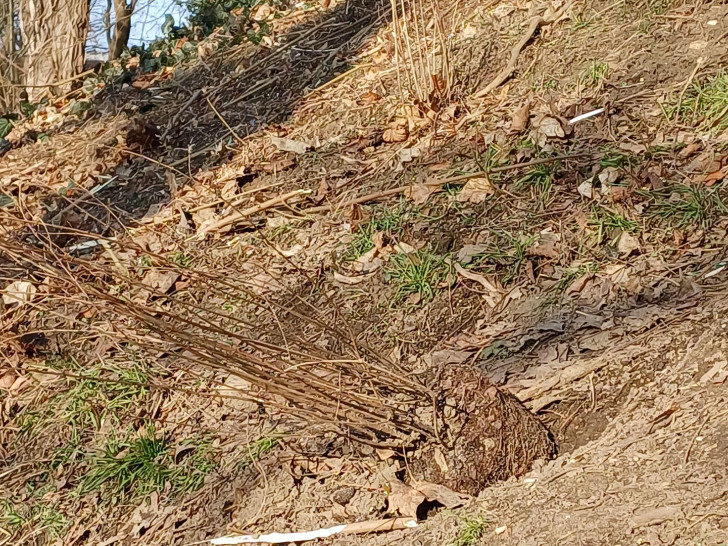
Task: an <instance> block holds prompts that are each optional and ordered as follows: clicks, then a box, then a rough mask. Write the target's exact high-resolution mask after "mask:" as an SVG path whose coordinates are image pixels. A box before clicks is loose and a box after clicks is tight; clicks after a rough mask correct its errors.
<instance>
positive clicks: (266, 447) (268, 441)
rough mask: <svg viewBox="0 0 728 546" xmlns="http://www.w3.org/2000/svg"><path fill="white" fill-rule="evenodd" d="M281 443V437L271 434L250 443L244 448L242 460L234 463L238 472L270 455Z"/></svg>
mask: <svg viewBox="0 0 728 546" xmlns="http://www.w3.org/2000/svg"><path fill="white" fill-rule="evenodd" d="M280 442H281V436H280V435H277V434H271V435H270V436H263V437H262V438H258V439H257V440H255V441H254V442H251V443H250V444H248V445H247V446H245V453H244V455H243V458H242V459H240V460H239V461H238V462H237V463H236V465H235V466H236V467H237V469H238V470H245V469H246V468H248V467H249V466H250V465H252V464H254V463H255V462H256V461H257V460H259V459H260V458H261V457H263V456H264V455H266V454H267V453H270V452H271V451H272V450H273V448H275V447H276V446H277V445H278V444H279V443H280Z"/></svg>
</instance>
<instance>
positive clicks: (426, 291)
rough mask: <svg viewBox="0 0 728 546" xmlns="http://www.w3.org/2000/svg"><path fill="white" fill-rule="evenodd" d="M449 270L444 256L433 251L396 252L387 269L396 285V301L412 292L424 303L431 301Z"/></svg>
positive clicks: (398, 301) (389, 278)
mask: <svg viewBox="0 0 728 546" xmlns="http://www.w3.org/2000/svg"><path fill="white" fill-rule="evenodd" d="M447 272H448V267H447V265H446V264H445V262H444V261H443V259H442V257H440V256H437V255H435V254H432V253H431V252H426V251H424V250H417V251H415V252H410V253H408V254H394V255H393V256H392V257H391V259H390V266H389V268H388V269H387V271H386V278H387V280H388V281H389V282H391V283H393V284H394V285H395V286H396V293H395V296H394V303H395V304H396V303H400V302H402V301H403V300H404V299H405V298H407V297H408V296H410V295H411V294H417V295H418V296H419V297H420V300H421V301H423V302H424V303H427V302H429V301H431V300H432V299H433V298H434V297H435V294H436V293H437V289H438V285H439V284H440V283H441V282H442V281H444V280H445V277H446V276H447Z"/></svg>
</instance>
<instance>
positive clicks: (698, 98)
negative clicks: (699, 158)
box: [667, 72, 728, 132]
mask: <svg viewBox="0 0 728 546" xmlns="http://www.w3.org/2000/svg"><path fill="white" fill-rule="evenodd" d="M678 108H679V111H678ZM676 113H677V115H678V116H680V118H682V119H683V120H689V121H691V122H693V123H694V122H695V121H697V120H702V121H701V125H700V127H701V128H702V129H703V130H706V131H708V130H709V131H715V132H721V131H724V130H725V129H728V73H725V72H721V73H720V74H717V75H716V76H713V77H712V78H710V79H708V80H706V81H703V82H702V83H701V82H694V83H693V84H692V85H691V86H690V87H689V88H688V89H687V91H686V92H685V95H684V96H683V97H682V101H680V103H679V104H675V105H674V106H672V107H671V108H668V109H667V114H668V116H669V117H671V118H672V117H673V116H674V115H675V114H676Z"/></svg>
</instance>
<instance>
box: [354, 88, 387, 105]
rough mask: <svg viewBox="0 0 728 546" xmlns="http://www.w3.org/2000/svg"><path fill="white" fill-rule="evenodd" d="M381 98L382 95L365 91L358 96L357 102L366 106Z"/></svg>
mask: <svg viewBox="0 0 728 546" xmlns="http://www.w3.org/2000/svg"><path fill="white" fill-rule="evenodd" d="M381 99H382V97H380V96H379V95H377V94H376V93H375V92H374V91H367V92H366V93H364V94H363V95H362V96H361V97H359V103H360V104H361V105H362V106H368V105H370V104H374V103H375V102H377V101H380V100H381Z"/></svg>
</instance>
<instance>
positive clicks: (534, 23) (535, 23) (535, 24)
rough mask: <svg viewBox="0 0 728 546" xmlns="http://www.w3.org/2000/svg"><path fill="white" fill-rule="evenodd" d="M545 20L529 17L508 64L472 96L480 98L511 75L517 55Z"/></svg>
mask: <svg viewBox="0 0 728 546" xmlns="http://www.w3.org/2000/svg"><path fill="white" fill-rule="evenodd" d="M546 22H547V21H546V20H545V19H544V18H543V17H541V16H540V15H539V16H537V17H534V18H532V19H531V22H530V23H529V25H528V30H526V33H525V34H524V35H523V37H522V38H521V39H520V40H519V42H518V43H517V44H516V45H514V46H513V48H512V49H511V58H510V59H509V60H508V64H507V65H506V66H505V68H504V69H503V70H501V71H500V72H498V74H496V76H495V78H493V79H492V80H491V82H490V83H489V84H488V85H486V86H485V87H484V88H483V89H481V90H480V91H478V92H477V93H475V95H473V97H475V98H476V99H482V98H483V97H485V96H486V95H488V93H490V92H491V91H493V90H494V89H495V88H496V87H500V86H501V85H502V84H503V83H504V82H505V81H506V80H507V79H508V78H510V77H511V74H513V71H514V70H515V69H516V64H517V63H518V56H519V55H520V54H521V50H522V49H523V48H524V47H526V44H527V43H528V42H530V41H531V38H533V35H534V34H536V31H537V30H538V29H539V28H541V26H542V25H544V24H546Z"/></svg>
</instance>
